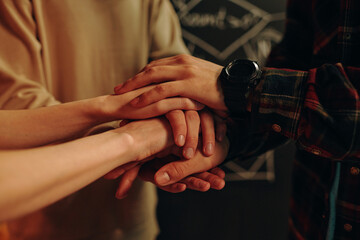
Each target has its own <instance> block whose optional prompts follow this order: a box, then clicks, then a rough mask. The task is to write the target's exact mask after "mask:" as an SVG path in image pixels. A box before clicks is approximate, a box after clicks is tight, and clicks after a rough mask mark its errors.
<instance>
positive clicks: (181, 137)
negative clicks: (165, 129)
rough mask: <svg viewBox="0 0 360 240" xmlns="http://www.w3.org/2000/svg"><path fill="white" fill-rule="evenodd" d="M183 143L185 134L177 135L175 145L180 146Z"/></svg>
mask: <svg viewBox="0 0 360 240" xmlns="http://www.w3.org/2000/svg"><path fill="white" fill-rule="evenodd" d="M184 144H185V136H184V135H179V136H178V137H177V145H178V146H179V147H181V146H184Z"/></svg>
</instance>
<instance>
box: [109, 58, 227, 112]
mask: <svg viewBox="0 0 360 240" xmlns="http://www.w3.org/2000/svg"><path fill="white" fill-rule="evenodd" d="M221 70H222V66H220V65H217V64H214V63H211V62H208V61H205V60H202V59H199V58H195V57H192V56H189V55H178V56H175V57H170V58H165V59H160V60H157V61H153V62H151V63H149V64H148V65H147V66H146V67H145V68H144V70H143V71H142V72H140V73H139V74H137V75H136V76H134V77H133V78H131V79H129V80H128V81H126V82H125V83H123V84H120V85H118V86H117V87H115V93H116V94H123V93H126V92H129V91H132V90H135V89H139V88H142V87H144V86H147V85H150V84H154V83H156V84H157V85H155V87H154V88H153V89H151V90H148V91H146V92H145V93H142V94H141V95H140V96H138V97H136V98H135V99H134V100H133V101H132V102H131V104H132V106H136V107H143V106H147V105H149V104H151V103H154V102H157V101H159V100H161V99H165V98H169V97H175V96H182V97H187V98H190V99H194V100H196V101H198V102H200V103H202V104H204V105H206V106H208V107H210V108H212V109H214V110H220V111H226V110H227V108H226V106H225V103H224V96H223V93H222V90H221V86H220V84H219V81H218V76H219V75H220V72H221Z"/></svg>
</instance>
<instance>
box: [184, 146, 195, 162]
mask: <svg viewBox="0 0 360 240" xmlns="http://www.w3.org/2000/svg"><path fill="white" fill-rule="evenodd" d="M193 156H194V150H193V149H192V148H186V149H185V150H184V157H185V158H187V159H190V158H192V157H193Z"/></svg>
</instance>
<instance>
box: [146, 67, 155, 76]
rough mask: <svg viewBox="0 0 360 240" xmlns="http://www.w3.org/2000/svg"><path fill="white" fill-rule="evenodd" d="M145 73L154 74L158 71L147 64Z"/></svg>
mask: <svg viewBox="0 0 360 240" xmlns="http://www.w3.org/2000/svg"><path fill="white" fill-rule="evenodd" d="M144 73H145V74H147V75H152V74H154V73H156V68H155V67H151V66H149V65H147V66H146V67H145V69H144Z"/></svg>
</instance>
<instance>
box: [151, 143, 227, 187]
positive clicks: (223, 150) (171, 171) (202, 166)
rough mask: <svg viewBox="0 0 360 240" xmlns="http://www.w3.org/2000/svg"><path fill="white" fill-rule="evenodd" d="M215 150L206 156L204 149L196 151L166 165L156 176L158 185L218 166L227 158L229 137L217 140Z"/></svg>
mask: <svg viewBox="0 0 360 240" xmlns="http://www.w3.org/2000/svg"><path fill="white" fill-rule="evenodd" d="M214 150H215V151H214V154H213V155H212V156H210V157H206V156H204V154H203V153H202V151H196V153H195V156H194V157H193V158H191V159H189V160H184V159H181V160H178V161H174V162H170V163H168V164H166V165H164V166H163V167H161V168H160V169H159V170H158V171H157V172H156V174H155V176H154V181H155V183H156V185H159V186H167V185H169V184H173V183H175V182H178V181H180V180H181V179H183V178H185V177H186V176H189V175H191V174H194V173H199V172H204V171H207V170H209V169H212V168H214V167H216V166H218V165H219V164H221V163H222V162H223V161H224V160H225V158H226V155H227V153H228V150H229V141H228V139H227V138H225V139H224V140H223V141H222V142H217V143H216V145H215V149H214Z"/></svg>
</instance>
